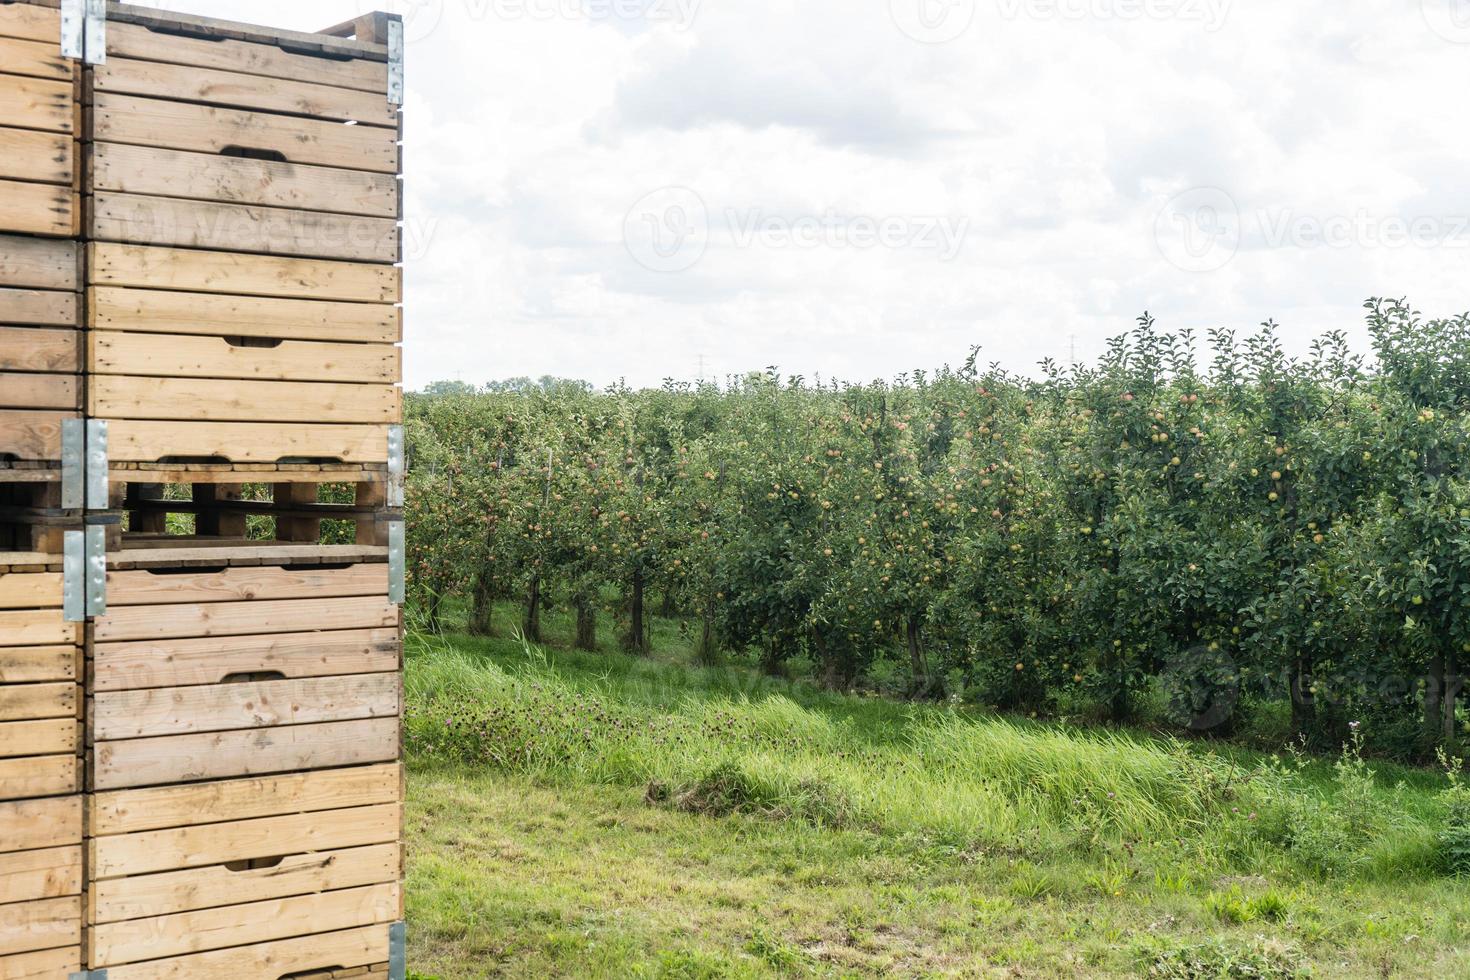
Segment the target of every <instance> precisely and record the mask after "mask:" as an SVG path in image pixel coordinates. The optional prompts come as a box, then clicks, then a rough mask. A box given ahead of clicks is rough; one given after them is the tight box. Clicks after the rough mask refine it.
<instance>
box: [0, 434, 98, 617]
mask: <svg viewBox="0 0 1470 980" xmlns="http://www.w3.org/2000/svg"><path fill="white" fill-rule="evenodd" d="M78 414H79V413H77V412H58V411H49V412H28V411H17V410H15V409H8V408H6V409H0V458H3V457H4V456H7V455H10V456H15V457H16V458H17V459H36V460H41V459H49V460H58V459H60V458H61V422H62V420H63V419H68V418H76V417H77V415H78ZM0 642H3V636H0Z"/></svg>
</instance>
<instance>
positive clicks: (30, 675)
mask: <svg viewBox="0 0 1470 980" xmlns="http://www.w3.org/2000/svg"><path fill="white" fill-rule="evenodd" d="M79 656H80V651H79V650H78V648H77V647H68V646H55V647H0V684H29V683H34V682H38V681H65V680H76V679H77V660H78V658H79Z"/></svg>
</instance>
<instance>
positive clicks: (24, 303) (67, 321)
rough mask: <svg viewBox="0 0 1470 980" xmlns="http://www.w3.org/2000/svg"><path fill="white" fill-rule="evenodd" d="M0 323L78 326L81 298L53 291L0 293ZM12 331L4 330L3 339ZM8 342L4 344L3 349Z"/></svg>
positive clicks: (11, 291) (0, 333)
mask: <svg viewBox="0 0 1470 980" xmlns="http://www.w3.org/2000/svg"><path fill="white" fill-rule="evenodd" d="M0 323H19V324H26V325H28V326H49V327H75V326H77V294H76V293H62V292H56V291H54V290H49V289H0ZM8 329H9V328H0V338H3V337H4V336H5V333H6V330H8ZM6 343H7V341H5V340H0V345H4V344H6Z"/></svg>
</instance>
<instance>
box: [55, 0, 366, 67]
mask: <svg viewBox="0 0 1470 980" xmlns="http://www.w3.org/2000/svg"><path fill="white" fill-rule="evenodd" d="M48 2H49V0H48ZM377 16H378V17H386V16H387V15H386V14H378V15H377ZM107 19H108V22H109V24H112V23H129V24H142V25H143V26H144V27H147V28H150V29H152V30H158V31H160V32H161V33H163V34H165V35H168V36H186V37H198V38H203V39H206V40H210V41H218V40H223V39H234V40H238V41H250V42H253V43H257V44H270V45H275V46H278V47H281V48H283V49H287V50H291V51H300V52H306V53H310V54H321V55H323V56H325V57H328V58H333V59H337V60H341V59H345V58H362V59H364V60H366V61H379V62H382V61H387V60H388V48H387V46H386V44H385V43H383V41H381V40H377V34H376V33H374V35H373V36H372V37H371V38H368V37H365V38H362V39H360V40H358V39H354V40H347V39H346V38H347V35H343V34H333V33H331V32H328V31H315V32H311V33H307V32H304V31H288V30H284V29H282V28H279V27H257V26H256V25H254V24H244V23H240V22H238V21H231V20H221V19H219V18H217V17H198V16H195V15H193V14H181V13H177V12H173V11H169V12H164V11H162V10H159V8H158V7H156V6H143V5H136V4H131V3H110V4H109V6H108V9H107Z"/></svg>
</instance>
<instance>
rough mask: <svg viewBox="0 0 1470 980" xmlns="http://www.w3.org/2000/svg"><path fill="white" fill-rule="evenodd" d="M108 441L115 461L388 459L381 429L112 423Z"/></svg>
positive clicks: (384, 429)
mask: <svg viewBox="0 0 1470 980" xmlns="http://www.w3.org/2000/svg"><path fill="white" fill-rule="evenodd" d="M57 425H58V427H59V425H60V422H59V421H58V422H57ZM58 431H59V429H58ZM3 433H4V422H3V417H0V434H3ZM107 438H108V445H107V448H108V452H109V454H110V456H111V459H112V461H113V462H115V463H119V462H138V463H152V462H158V461H161V460H164V459H168V458H176V457H185V458H190V459H195V458H200V457H210V458H218V459H222V460H229V461H232V462H235V463H275V462H278V461H280V460H289V459H298V460H299V459H312V460H335V461H338V462H343V463H385V462H387V459H388V427H387V426H386V425H309V424H306V423H289V424H280V423H272V422H260V423H256V422H147V421H136V420H132V419H115V420H113V421H112V422H111V423H110V424H109V426H108V435H107ZM48 445H49V444H48Z"/></svg>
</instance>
